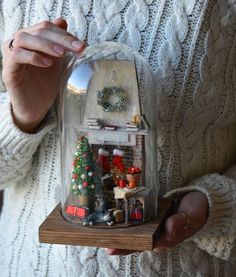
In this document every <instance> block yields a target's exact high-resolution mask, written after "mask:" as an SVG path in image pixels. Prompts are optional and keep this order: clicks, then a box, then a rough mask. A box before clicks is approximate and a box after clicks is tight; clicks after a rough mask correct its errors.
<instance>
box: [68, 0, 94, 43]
mask: <svg viewBox="0 0 236 277" xmlns="http://www.w3.org/2000/svg"><path fill="white" fill-rule="evenodd" d="M90 5H91V1H90V0H88V1H83V0H80V1H78V0H70V1H69V7H70V12H71V14H69V16H68V19H67V21H68V30H69V31H70V32H71V33H73V34H74V35H75V36H77V37H78V38H79V39H80V40H82V41H84V40H85V38H86V35H87V21H86V18H85V16H86V15H88V12H89V11H90Z"/></svg>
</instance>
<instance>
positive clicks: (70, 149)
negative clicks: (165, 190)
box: [59, 42, 157, 228]
mask: <svg viewBox="0 0 236 277" xmlns="http://www.w3.org/2000/svg"><path fill="white" fill-rule="evenodd" d="M155 87H156V86H155V79H154V75H153V72H152V69H151V67H150V66H149V65H148V63H147V62H146V60H145V59H144V58H143V57H142V56H141V55H140V54H139V53H137V52H136V51H135V50H133V49H132V48H129V47H128V46H125V45H122V44H118V43H114V42H105V43H101V44H97V45H94V46H91V47H88V48H86V49H85V51H84V52H83V53H82V54H80V55H73V56H72V57H71V60H70V62H69V63H68V67H67V69H66V70H65V74H64V77H63V83H62V88H61V97H60V117H59V118H60V119H59V120H60V128H61V132H60V151H61V170H60V172H61V207H62V215H63V217H64V218H65V219H67V220H68V221H70V222H73V223H76V224H81V225H83V226H89V227H95V228H96V227H99V228H119V227H128V226H132V225H135V224H141V223H143V222H145V221H148V220H150V219H152V218H155V217H156V213H157V183H156V182H157V178H156V177H157V176H156V146H155V132H156V130H155V121H154V115H155V112H154V111H155V107H156V94H155Z"/></svg>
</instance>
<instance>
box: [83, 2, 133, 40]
mask: <svg viewBox="0 0 236 277" xmlns="http://www.w3.org/2000/svg"><path fill="white" fill-rule="evenodd" d="M127 2H128V1H127V0H94V2H93V15H94V20H92V21H91V23H90V25H89V34H88V43H89V44H94V43H97V42H102V41H108V40H112V39H113V38H114V37H115V35H116V34H117V33H118V32H119V30H120V28H121V15H120V12H121V11H122V10H123V9H124V7H125V5H126V4H127Z"/></svg>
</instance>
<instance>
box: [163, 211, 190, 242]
mask: <svg viewBox="0 0 236 277" xmlns="http://www.w3.org/2000/svg"><path fill="white" fill-rule="evenodd" d="M185 226H186V219H185V218H184V216H182V215H181V214H174V215H172V216H170V217H169V218H168V219H167V220H166V225H165V239H166V240H168V241H175V240H176V238H177V236H179V235H180V234H181V233H182V232H183V231H184V228H185Z"/></svg>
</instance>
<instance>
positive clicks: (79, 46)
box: [71, 40, 83, 48]
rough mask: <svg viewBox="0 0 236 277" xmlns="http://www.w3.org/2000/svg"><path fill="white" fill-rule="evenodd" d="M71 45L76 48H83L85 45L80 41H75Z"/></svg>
mask: <svg viewBox="0 0 236 277" xmlns="http://www.w3.org/2000/svg"><path fill="white" fill-rule="evenodd" d="M71 45H72V46H73V47H74V48H81V47H82V45H83V43H81V41H79V40H74V41H72V43H71Z"/></svg>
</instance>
